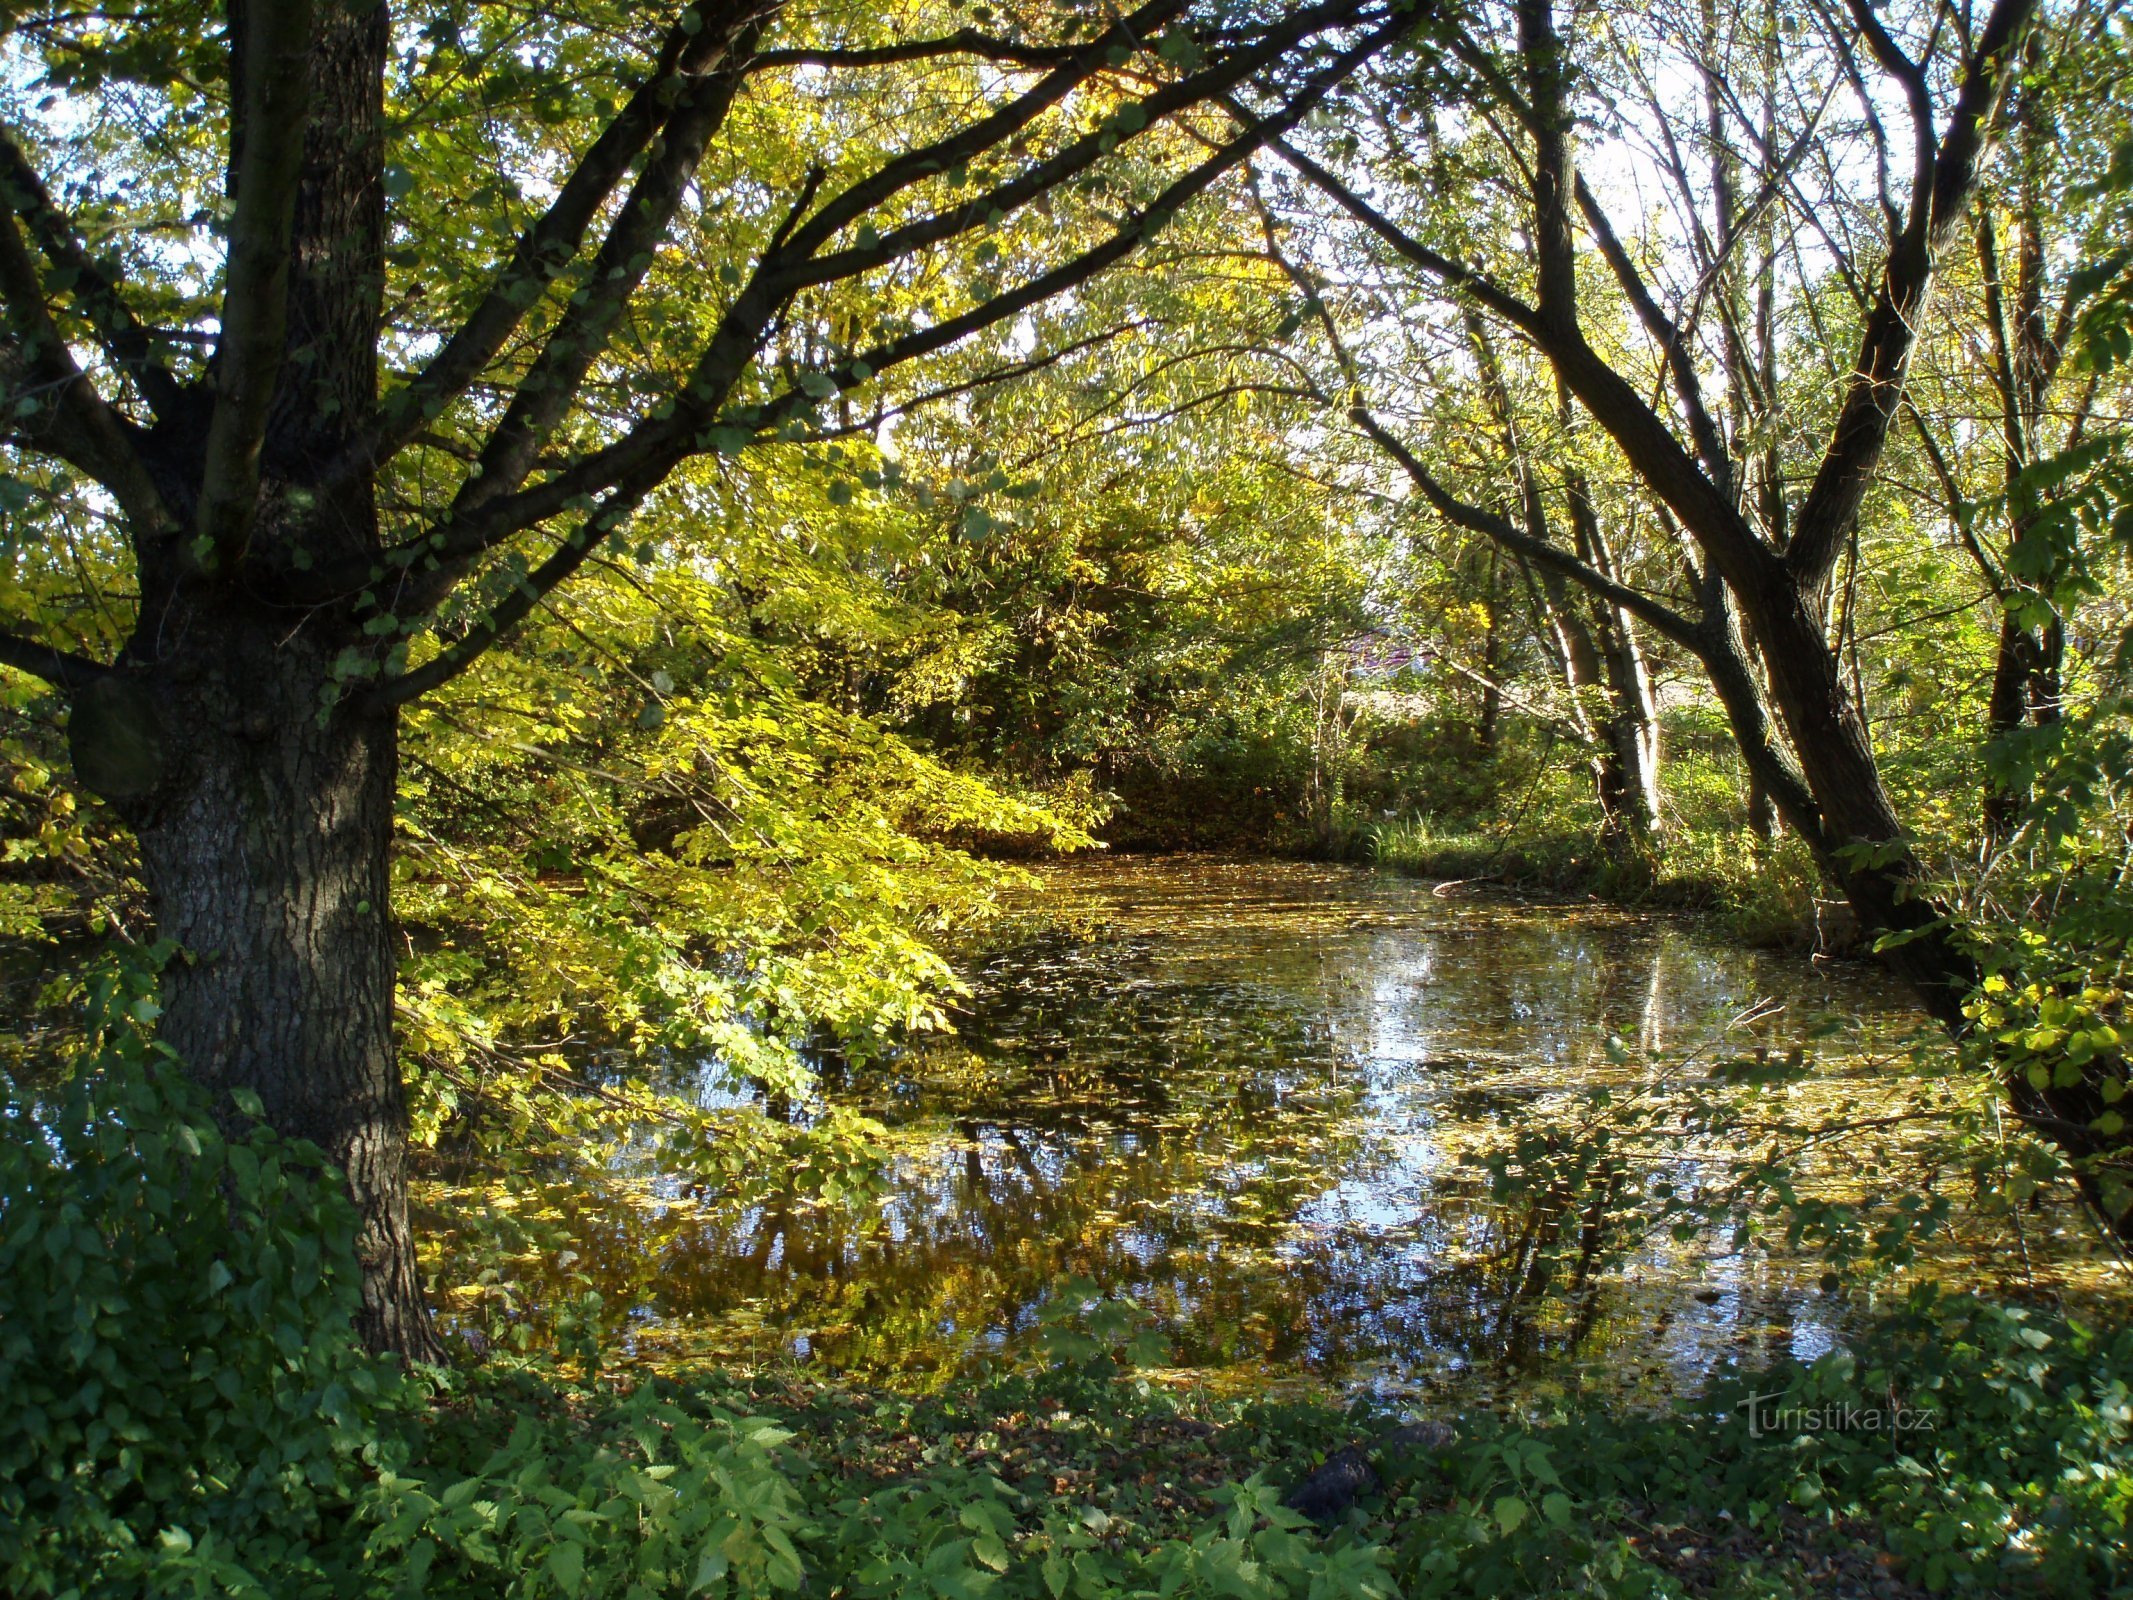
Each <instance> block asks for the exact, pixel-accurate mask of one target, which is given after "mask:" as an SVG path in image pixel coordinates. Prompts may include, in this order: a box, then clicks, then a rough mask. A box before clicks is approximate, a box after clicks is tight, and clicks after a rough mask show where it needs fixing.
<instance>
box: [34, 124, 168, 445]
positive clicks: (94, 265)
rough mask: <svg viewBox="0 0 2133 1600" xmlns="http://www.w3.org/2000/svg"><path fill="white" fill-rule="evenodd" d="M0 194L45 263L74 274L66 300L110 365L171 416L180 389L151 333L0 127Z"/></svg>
mask: <svg viewBox="0 0 2133 1600" xmlns="http://www.w3.org/2000/svg"><path fill="white" fill-rule="evenodd" d="M0 193H4V196H5V198H6V201H7V204H8V205H10V206H12V207H13V208H14V211H15V215H17V216H18V217H20V218H21V219H22V221H23V223H24V225H25V226H27V227H28V229H29V230H30V237H31V238H33V239H35V240H36V241H37V247H38V248H39V249H40V250H42V251H43V252H44V254H45V257H46V259H48V260H49V261H50V262H51V263H52V265H53V266H55V267H57V268H59V269H60V271H62V272H65V273H70V274H71V275H72V276H73V280H74V282H73V287H72V289H71V291H70V293H71V296H72V298H73V300H74V302H75V304H76V305H78V306H80V307H81V310H82V314H83V315H84V316H85V317H86V318H87V319H88V322H89V326H90V327H92V328H93V329H95V330H96V337H97V342H98V343H100V344H101V345H102V346H103V348H104V351H105V353H106V354H107V355H109V356H110V357H111V360H112V362H113V363H114V364H115V365H116V366H117V367H118V368H119V369H120V370H121V371H122V372H125V373H126V374H127V375H128V376H129V377H131V378H132V379H133V381H134V382H135V383H136V384H138V385H139V386H140V390H141V393H142V395H143V396H144V397H146V399H147V401H148V404H149V406H150V407H151V408H152V409H153V410H154V411H155V413H156V415H157V416H159V417H166V418H167V417H171V416H174V415H176V414H177V411H178V409H179V407H180V406H181V405H183V403H184V398H185V390H184V387H183V386H182V385H181V384H180V383H179V382H178V380H177V379H176V378H175V377H173V376H172V375H171V372H170V369H169V368H168V367H166V366H164V365H163V363H162V362H161V361H160V360H158V359H157V357H156V353H155V338H154V335H153V334H151V333H150V332H149V331H148V329H146V328H144V327H143V326H142V325H141V324H140V322H139V320H138V319H137V318H135V316H134V314H133V311H132V309H131V308H130V307H129V306H128V305H127V304H126V302H125V298H124V296H122V295H121V294H120V293H119V288H118V285H117V284H116V283H114V282H113V281H112V280H111V277H110V275H109V274H107V273H106V272H105V271H104V269H103V267H102V266H101V265H99V264H98V262H97V261H96V259H95V258H94V257H93V256H91V255H90V254H89V251H88V249H87V247H86V246H84V245H83V243H82V242H81V238H80V235H79V234H78V233H77V232H76V231H75V228H74V225H73V223H72V222H71V221H70V220H69V219H68V217H67V215H66V213H65V212H63V211H62V210H60V208H59V206H58V204H57V202H55V201H54V200H53V199H52V195H51V191H50V190H49V189H47V188H46V187H45V182H44V179H43V178H42V177H40V176H39V175H38V172H37V169H36V168H35V167H34V166H32V165H31V164H30V159H29V157H28V156H27V155H26V154H24V152H23V149H22V146H21V144H20V143H19V142H18V141H17V140H16V139H15V137H14V135H13V134H12V133H10V132H8V131H7V130H5V129H0Z"/></svg>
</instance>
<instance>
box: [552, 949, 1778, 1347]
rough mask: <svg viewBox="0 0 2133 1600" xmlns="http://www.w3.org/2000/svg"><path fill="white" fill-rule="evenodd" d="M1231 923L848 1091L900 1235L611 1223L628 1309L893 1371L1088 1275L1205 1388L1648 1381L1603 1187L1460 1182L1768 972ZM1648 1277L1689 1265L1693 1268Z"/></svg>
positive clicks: (1617, 953)
mask: <svg viewBox="0 0 2133 1600" xmlns="http://www.w3.org/2000/svg"><path fill="white" fill-rule="evenodd" d="M1202 911H1203V913H1204V914H1202V915H1200V916H1199V917H1198V918H1197V919H1196V920H1193V921H1190V922H1189V923H1187V922H1180V923H1179V924H1177V925H1176V926H1170V925H1164V926H1162V927H1159V928H1158V929H1156V930H1155V931H1152V932H1150V933H1148V934H1143V935H1137V936H1134V937H1124V938H1121V937H1113V938H1110V939H1107V940H1091V939H1078V938H1073V937H1068V936H1065V935H1052V936H1047V937H1041V938H1038V939H1035V940H1032V941H1030V942H1028V943H1026V944H1024V945H1022V946H1020V947H1018V948H1017V949H1015V950H1013V951H1011V952H1007V953H1005V954H1003V955H1001V956H998V957H996V958H995V959H994V960H993V961H992V962H991V963H990V964H989V965H988V967H987V968H986V970H985V971H984V972H983V973H981V974H980V975H979V978H978V981H977V983H976V985H975V993H974V995H973V996H972V998H971V1000H970V1002H969V1003H968V1005H967V1006H966V1008H965V1009H964V1010H963V1012H962V1013H961V1014H960V1016H959V1019H958V1028H959V1037H958V1039H957V1040H956V1041H955V1042H954V1043H953V1044H935V1045H929V1046H925V1047H920V1048H914V1049H912V1050H910V1051H908V1052H907V1053H905V1054H904V1055H902V1056H901V1057H899V1058H896V1059H892V1060H890V1061H887V1062H881V1063H876V1064H874V1065H872V1066H868V1067H850V1066H847V1065H845V1064H843V1063H840V1062H837V1061H835V1060H834V1059H832V1060H829V1061H827V1062H825V1072H824V1080H823V1081H824V1088H825V1091H826V1092H827V1093H828V1094H829V1095H830V1096H831V1097H832V1098H834V1099H835V1100H837V1101H839V1102H841V1103H847V1104H852V1105H856V1106H858V1107H860V1108H862V1109H864V1110H867V1111H868V1112H869V1113H871V1114H873V1115H875V1116H877V1117H879V1118H881V1119H882V1120H883V1121H884V1122H885V1123H887V1124H888V1125H889V1126H890V1127H891V1128H892V1129H893V1130H895V1138H896V1144H897V1148H898V1150H899V1152H900V1153H899V1156H898V1172H897V1175H896V1184H895V1187H894V1191H893V1193H892V1194H891V1195H890V1196H889V1197H888V1199H887V1200H886V1201H885V1202H884V1203H883V1204H882V1205H881V1206H880V1207H878V1208H876V1209H872V1210H867V1209H860V1208H855V1207H844V1206H818V1205H813V1204H809V1203H806V1202H804V1201H803V1200H801V1199H800V1198H798V1197H797V1196H795V1195H791V1194H788V1195H786V1196H784V1197H782V1198H778V1199H773V1200H772V1201H770V1202H767V1203H764V1204H761V1205H758V1206H755V1207H752V1208H750V1209H746V1210H725V1211H722V1210H719V1209H715V1208H699V1207H697V1206H694V1205H688V1204H682V1205H675V1206H671V1207H667V1208H664V1209H661V1208H656V1207H655V1208H646V1207H643V1206H634V1207H632V1206H607V1205H603V1204H601V1203H600V1200H599V1197H598V1196H596V1195H592V1194H585V1195H582V1196H580V1197H579V1199H580V1202H581V1204H580V1205H579V1206H578V1208H577V1210H578V1216H577V1218H576V1224H577V1230H576V1231H577V1232H578V1234H579V1237H580V1239H581V1241H582V1242H581V1243H580V1244H579V1249H580V1250H581V1251H583V1252H584V1254H585V1255H586V1256H587V1257H588V1258H589V1259H590V1260H591V1261H593V1262H595V1263H597V1268H596V1275H597V1276H598V1277H599V1278H600V1280H601V1283H602V1287H603V1289H605V1290H606V1292H607V1293H608V1295H609V1298H610V1303H611V1304H613V1305H617V1306H635V1307H641V1308H644V1309H645V1310H647V1311H649V1312H651V1313H655V1314H657V1315H659V1316H661V1317H666V1318H674V1319H682V1320H689V1321H701V1322H703V1323H705V1324H707V1325H710V1326H712V1327H713V1328H716V1327H717V1326H718V1325H719V1324H720V1323H721V1321H722V1319H723V1320H724V1321H725V1322H726V1323H727V1324H729V1325H730V1324H731V1323H732V1321H733V1318H734V1316H735V1314H736V1313H740V1312H743V1311H745V1315H746V1316H747V1318H748V1319H749V1320H750V1321H752V1322H758V1323H759V1325H760V1326H761V1327H762V1328H763V1329H764V1330H765V1333H766V1335H768V1336H770V1337H772V1338H773V1339H774V1340H775V1341H779V1342H782V1340H783V1339H784V1338H788V1337H790V1336H791V1335H793V1334H796V1333H802V1332H804V1333H806V1334H807V1335H808V1338H809V1342H810V1345H811V1348H812V1349H813V1351H814V1352H815V1353H816V1354H817V1355H819V1356H821V1357H823V1358H825V1359H827V1360H829V1361H830V1362H832V1363H835V1364H838V1365H850V1366H854V1367H859V1368H869V1367H871V1368H875V1369H885V1368H893V1367H901V1366H920V1367H925V1366H933V1365H936V1364H940V1363H944V1362H954V1361H956V1360H958V1359H961V1358H963V1357H966V1356H968V1355H970V1354H972V1353H974V1352H977V1351H981V1350H983V1349H985V1348H988V1347H990V1346H992V1345H994V1344H999V1343H1012V1342H1014V1341H1016V1340H1017V1339H1019V1338H1021V1337H1024V1336H1027V1335H1029V1334H1030V1333H1031V1332H1032V1331H1033V1326H1034V1313H1035V1311H1036V1309H1037V1307H1038V1306H1039V1305H1040V1304H1041V1303H1042V1302H1043V1301H1044V1300H1045V1298H1046V1296H1047V1295H1048V1294H1049V1292H1050V1291H1051V1290H1052V1288H1053V1286H1054V1285H1055V1284H1056V1283H1057V1282H1058V1281H1059V1280H1060V1279H1062V1278H1065V1277H1068V1276H1082V1277H1087V1278H1090V1279H1093V1280H1095V1281H1096V1282H1098V1283H1099V1284H1101V1285H1103V1286H1104V1287H1105V1288H1107V1289H1109V1290H1111V1291H1113V1292H1117V1293H1122V1294H1127V1295H1130V1296H1132V1297H1133V1298H1135V1299H1136V1300H1138V1301H1140V1302H1141V1304H1142V1305H1143V1306H1144V1307H1146V1308H1147V1310H1148V1311H1149V1312H1151V1313H1152V1314H1153V1315H1154V1316H1156V1317H1157V1318H1158V1319H1159V1320H1160V1321H1161V1322H1162V1323H1163V1324H1164V1325H1165V1327H1166V1330H1167V1331H1168V1332H1169V1333H1170V1334H1171V1335H1172V1338H1173V1342H1174V1344H1175V1345H1176V1347H1177V1349H1178V1354H1179V1358H1180V1360H1181V1361H1183V1362H1186V1363H1190V1364H1210V1365H1215V1364H1228V1363H1239V1362H1252V1363H1260V1364H1264V1365H1267V1366H1270V1367H1295V1366H1310V1367H1316V1368H1320V1369H1322V1370H1333V1371H1337V1370H1340V1369H1343V1368H1352V1367H1355V1366H1359V1365H1364V1364H1371V1363H1375V1362H1379V1361H1381V1360H1382V1361H1389V1362H1390V1363H1392V1364H1393V1365H1396V1366H1398V1365H1409V1364H1418V1363H1422V1362H1425V1361H1428V1360H1430V1359H1431V1357H1432V1355H1433V1354H1434V1355H1435V1356H1436V1357H1437V1358H1438V1359H1442V1358H1446V1357H1448V1358H1451V1359H1453V1360H1457V1361H1468V1362H1472V1363H1474V1364H1477V1365H1488V1366H1496V1365H1500V1364H1502V1363H1504V1362H1506V1361H1511V1362H1518V1361H1526V1360H1535V1359H1541V1358H1546V1357H1551V1356H1555V1355H1560V1354H1562V1353H1565V1352H1570V1351H1582V1352H1583V1353H1584V1354H1586V1355H1587V1356H1592V1357H1597V1358H1601V1359H1605V1358H1606V1357H1607V1355H1608V1353H1609V1352H1611V1351H1614V1350H1617V1349H1629V1348H1631V1347H1634V1346H1643V1347H1647V1348H1646V1349H1645V1351H1644V1353H1646V1354H1648V1353H1649V1350H1648V1347H1649V1346H1650V1345H1651V1344H1652V1342H1653V1340H1654V1339H1655V1337H1657V1336H1658V1335H1661V1334H1664V1332H1665V1331H1666V1324H1665V1315H1664V1314H1662V1315H1661V1318H1660V1321H1659V1323H1658V1325H1657V1327H1656V1328H1655V1325H1654V1322H1653V1318H1652V1311H1651V1308H1650V1306H1649V1305H1648V1304H1646V1305H1644V1306H1642V1307H1641V1308H1639V1307H1638V1306H1636V1305H1633V1304H1632V1303H1631V1301H1630V1300H1629V1299H1628V1298H1627V1297H1623V1296H1618V1295H1611V1294H1609V1293H1606V1292H1603V1287H1602V1281H1601V1280H1602V1274H1601V1273H1600V1271H1599V1270H1598V1269H1599V1266H1600V1264H1601V1261H1602V1258H1603V1255H1604V1254H1605V1252H1604V1251H1603V1250H1602V1249H1601V1247H1600V1242H1599V1239H1598V1233H1599V1231H1600V1230H1601V1227H1602V1224H1603V1223H1604V1221H1605V1220H1606V1218H1607V1216H1608V1215H1609V1211H1610V1205H1609V1202H1610V1198H1611V1197H1610V1196H1608V1195H1607V1194H1606V1193H1605V1192H1604V1189H1603V1192H1602V1193H1600V1194H1598V1195H1593V1194H1546V1193H1541V1194H1535V1195H1532V1196H1527V1197H1523V1198H1522V1200H1521V1201H1520V1203H1518V1204H1515V1205H1509V1206H1506V1205H1501V1204H1498V1203H1496V1202H1494V1201H1492V1200H1491V1199H1490V1197H1489V1193H1488V1185H1487V1183H1486V1180H1485V1178H1484V1177H1483V1175H1482V1174H1481V1172H1480V1170H1479V1169H1478V1168H1476V1167H1471V1166H1464V1167H1463V1166H1461V1165H1459V1164H1458V1163H1457V1162H1456V1161H1455V1160H1454V1159H1453V1158H1454V1157H1456V1156H1458V1155H1460V1154H1461V1153H1473V1152H1475V1151H1478V1150H1479V1149H1480V1148H1482V1147H1485V1146H1486V1145H1487V1144H1488V1143H1489V1141H1491V1140H1492V1139H1497V1138H1501V1137H1503V1136H1504V1135H1505V1134H1507V1133H1508V1132H1510V1131H1513V1130H1516V1129H1518V1128H1521V1127H1526V1126H1531V1125H1533V1123H1534V1121H1535V1119H1536V1118H1537V1117H1545V1116H1546V1115H1548V1114H1549V1113H1548V1109H1547V1108H1548V1105H1549V1103H1550V1099H1551V1097H1552V1096H1554V1095H1556V1094H1559V1093H1561V1092H1564V1091H1569V1090H1575V1089H1578V1088H1581V1087H1584V1086H1585V1085H1586V1084H1587V1083H1589V1082H1591V1081H1593V1079H1592V1074H1593V1073H1594V1072H1595V1071H1598V1070H1608V1069H1607V1068H1606V1065H1605V1052H1604V1044H1605V1040H1606V1038H1607V1036H1608V1035H1609V1034H1610V1033H1619V1034H1621V1035H1622V1036H1623V1037H1625V1038H1627V1039H1629V1040H1632V1041H1634V1042H1635V1043H1636V1044H1638V1045H1640V1046H1642V1047H1643V1048H1645V1049H1647V1050H1656V1049H1658V1048H1660V1047H1662V1046H1664V1045H1667V1044H1678V1043H1680V1042H1682V1041H1684V1040H1689V1039H1693V1038H1695V1037H1697V1036H1699V1035H1701V1034H1703V1033H1704V1032H1705V1031H1706V1030H1707V1029H1708V1028H1710V1027H1711V1026H1713V1025H1715V1024H1716V1023H1718V1022H1720V1021H1722V1020H1723V1018H1724V1017H1725V1016H1726V1015H1728V1014H1729V1013H1731V1012H1732V1011H1734V1010H1737V1009H1739V1008H1740V1007H1741V1006H1743V1005H1745V1004H1746V1003H1747V1002H1748V1001H1749V1000H1751V999H1753V998H1755V997H1756V995H1755V993H1754V990H1755V989H1756V988H1757V987H1758V985H1759V980H1760V979H1762V978H1765V977H1767V975H1768V974H1767V971H1766V969H1764V968H1763V967H1762V965H1761V963H1759V962H1757V961H1755V960H1754V958H1749V957H1743V956H1739V955H1737V954H1735V953H1731V952H1725V951H1719V950H1714V949H1712V948H1710V947H1707V946H1702V945H1700V944H1698V943H1697V942H1696V941H1694V940H1685V939H1683V938H1681V937H1680V936H1678V935H1677V934H1676V933H1675V932H1673V931H1672V930H1670V929H1666V928H1664V927H1663V926H1659V925H1637V924H1626V925H1625V924H1616V925H1612V926H1606V927H1601V928H1593V927H1583V926H1579V925H1577V924H1575V923H1574V922H1570V923H1566V922H1562V921H1551V920H1548V919H1546V918H1544V917H1542V916H1537V915H1533V914H1528V913H1520V914H1511V913H1509V912H1506V911H1502V910H1496V911H1487V910H1484V911H1482V912H1477V913H1465V912H1462V913H1461V914H1460V915H1458V916H1456V917H1452V918H1450V919H1449V920H1446V921H1443V922H1440V923H1434V924H1429V925H1418V926H1411V927H1400V928H1386V927H1384V926H1381V925H1368V926H1358V927H1353V928H1345V927H1340V926H1337V925H1336V926H1331V927H1329V926H1328V925H1327V924H1326V923H1325V922H1324V921H1323V920H1321V921H1320V922H1319V923H1318V924H1315V925H1314V927H1313V928H1312V929H1311V930H1310V931H1309V932H1308V933H1304V932H1300V931H1299V932H1289V933H1284V931H1283V930H1282V929H1281V928H1280V927H1279V926H1278V925H1270V924H1269V923H1268V922H1267V921H1266V920H1265V919H1260V920H1257V921H1254V922H1252V923H1250V924H1249V926H1240V927H1236V928H1232V927H1229V926H1226V925H1224V923H1223V922H1222V920H1221V919H1220V917H1219V916H1218V915H1214V914H1212V913H1211V912H1207V909H1206V908H1204V907H1203V908H1202ZM1803 976H1804V974H1803ZM1805 988H1806V986H1804V985H1803V986H1802V992H1803V993H1804V992H1805ZM1418 1150H1419V1151H1422V1152H1423V1153H1424V1154H1425V1155H1426V1156H1427V1158H1428V1159H1426V1160H1422V1161H1421V1164H1420V1166H1419V1167H1417V1166H1416V1165H1415V1164H1414V1161H1415V1152H1417V1151H1418ZM1350 1196H1352V1197H1356V1202H1357V1203H1356V1205H1355V1207H1354V1208H1353V1211H1354V1213H1355V1214H1343V1210H1342V1208H1343V1206H1345V1205H1346V1204H1347V1200H1346V1199H1345V1198H1343V1197H1350ZM1642 1265H1643V1266H1644V1267H1645V1268H1646V1269H1648V1270H1649V1271H1650V1272H1651V1273H1652V1274H1654V1275H1664V1274H1674V1275H1677V1276H1678V1275H1679V1274H1680V1273H1681V1272H1682V1270H1683V1267H1684V1261H1683V1258H1682V1253H1681V1252H1680V1250H1678V1249H1676V1248H1673V1247H1671V1246H1670V1245H1666V1244H1661V1245H1655V1246H1653V1247H1651V1249H1650V1250H1649V1251H1648V1252H1647V1255H1646V1257H1645V1258H1644V1259H1643V1260H1642Z"/></svg>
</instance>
